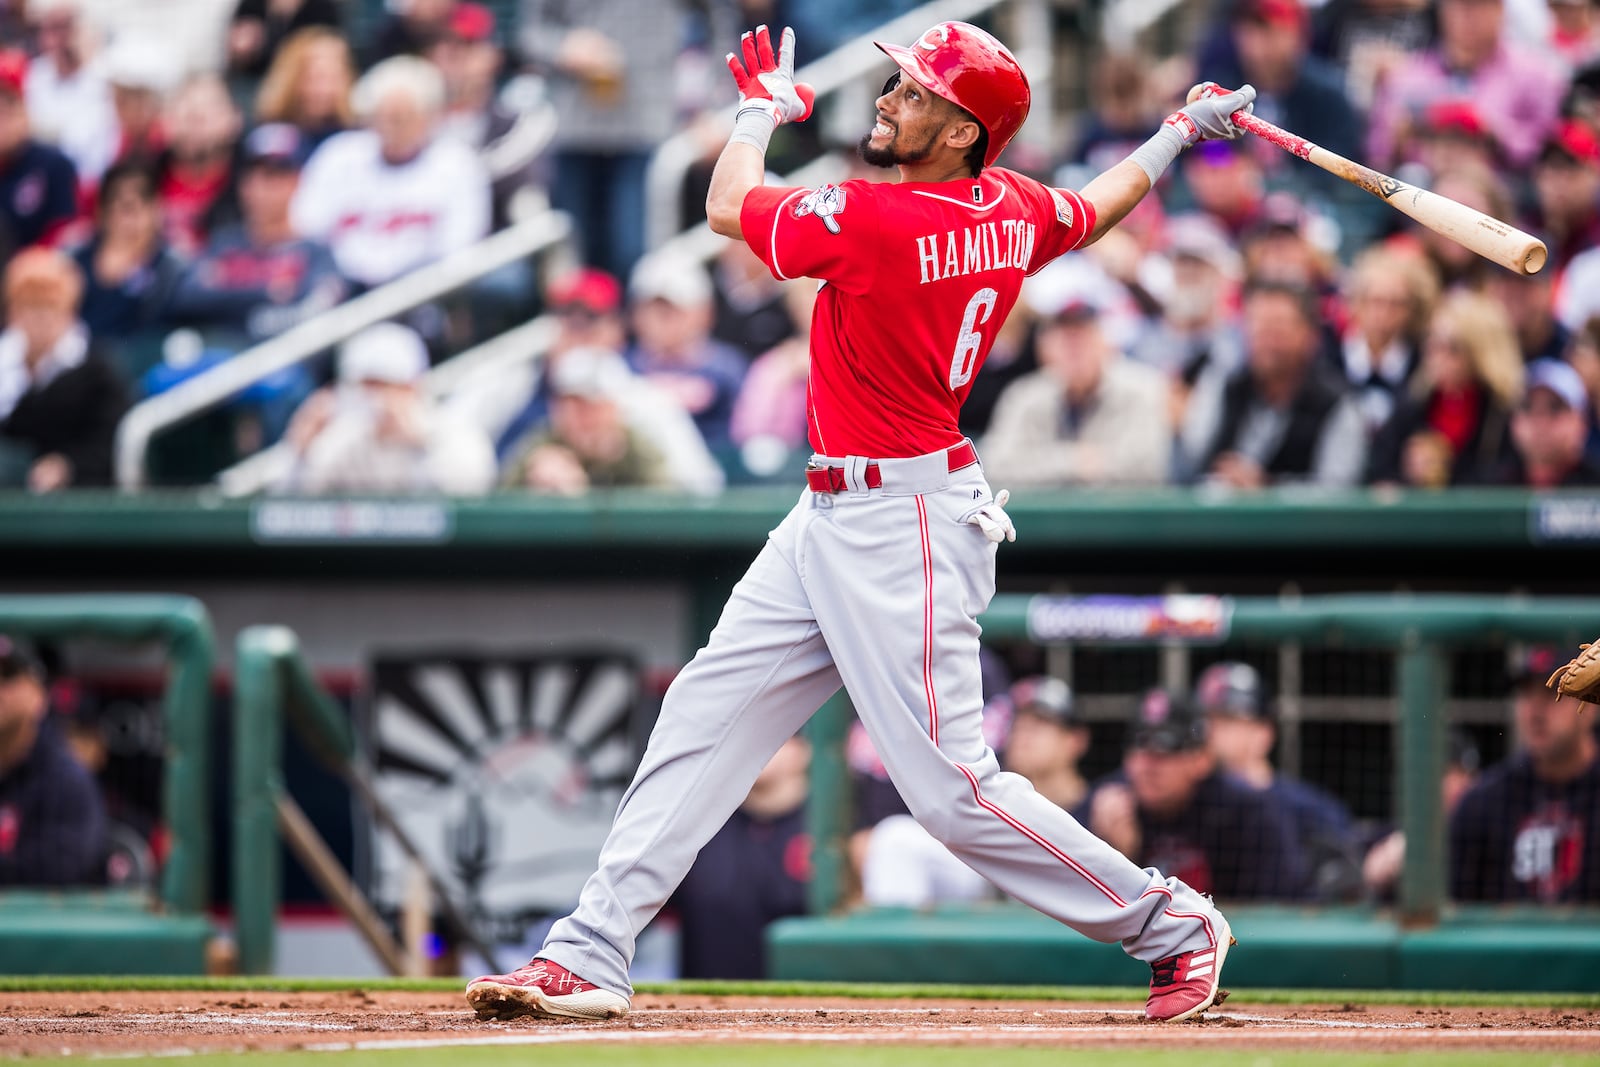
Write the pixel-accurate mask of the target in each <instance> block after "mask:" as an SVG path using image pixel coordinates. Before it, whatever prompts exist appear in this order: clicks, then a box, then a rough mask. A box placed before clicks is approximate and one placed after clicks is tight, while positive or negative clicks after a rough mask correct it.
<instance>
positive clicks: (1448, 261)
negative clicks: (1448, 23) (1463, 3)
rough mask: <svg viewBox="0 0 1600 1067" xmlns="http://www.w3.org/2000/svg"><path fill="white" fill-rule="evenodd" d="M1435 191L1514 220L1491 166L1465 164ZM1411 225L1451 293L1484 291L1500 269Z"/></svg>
mask: <svg viewBox="0 0 1600 1067" xmlns="http://www.w3.org/2000/svg"><path fill="white" fill-rule="evenodd" d="M1451 2H1455V0H1451ZM1468 2H1474V0H1468ZM1432 188H1433V191H1434V192H1435V193H1437V194H1438V195H1440V196H1443V197H1448V198H1449V199H1451V200H1454V201H1456V202H1458V203H1461V204H1465V205H1466V206H1467V207H1470V208H1472V209H1474V210H1475V211H1481V212H1483V213H1484V214H1485V215H1488V216H1490V217H1491V218H1496V219H1509V218H1511V217H1512V214H1513V212H1512V202H1511V194H1510V193H1509V192H1508V191H1507V189H1506V186H1505V183H1504V182H1502V181H1501V180H1500V179H1499V178H1498V177H1497V176H1496V175H1495V173H1494V171H1492V170H1490V169H1488V168H1487V167H1480V166H1474V165H1471V164H1469V163H1467V162H1466V161H1462V163H1461V164H1460V165H1459V166H1457V167H1456V168H1455V169H1454V170H1450V171H1447V172H1445V173H1443V174H1441V175H1439V176H1438V177H1437V178H1435V179H1433V186H1432ZM1407 225H1408V227H1409V229H1410V232H1411V234H1413V235H1414V236H1415V238H1416V240H1417V242H1418V243H1419V244H1420V245H1421V246H1422V249H1423V251H1424V252H1426V253H1427V255H1428V258H1429V259H1430V260H1431V261H1432V262H1433V265H1434V267H1435V268H1436V269H1437V270H1438V272H1439V277H1440V280H1441V281H1442V283H1443V285H1444V287H1445V289H1447V290H1449V289H1478V288H1481V287H1482V285H1483V281H1484V279H1485V278H1487V277H1488V276H1489V275H1490V273H1491V272H1492V271H1494V270H1497V269H1499V268H1497V267H1496V266H1495V265H1494V264H1493V263H1490V262H1489V261H1488V260H1486V259H1484V258H1483V257H1482V256H1480V255H1478V254H1477V253H1476V252H1473V251H1472V250H1470V249H1468V248H1466V247H1465V246H1463V245H1461V244H1460V243H1458V242H1456V241H1453V240H1451V239H1450V238H1448V237H1446V236H1445V235H1444V234H1442V233H1437V232H1435V231H1433V230H1430V229H1427V228H1426V227H1424V226H1422V225H1420V224H1418V223H1415V222H1412V223H1408V224H1407Z"/></svg>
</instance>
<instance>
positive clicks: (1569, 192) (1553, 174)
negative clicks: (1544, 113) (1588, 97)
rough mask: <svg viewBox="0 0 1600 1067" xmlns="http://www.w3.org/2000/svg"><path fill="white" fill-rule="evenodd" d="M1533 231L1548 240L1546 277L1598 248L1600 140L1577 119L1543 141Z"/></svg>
mask: <svg viewBox="0 0 1600 1067" xmlns="http://www.w3.org/2000/svg"><path fill="white" fill-rule="evenodd" d="M1533 189H1534V194H1535V198H1536V207H1535V217H1534V219H1533V223H1534V225H1535V226H1536V227H1537V228H1538V229H1539V230H1541V231H1543V232H1544V233H1545V234H1546V235H1547V236H1548V237H1549V240H1548V241H1547V242H1546V243H1547V244H1548V245H1549V246H1550V263H1549V265H1548V266H1547V267H1546V268H1545V269H1546V270H1547V271H1559V270H1562V269H1565V267H1566V265H1567V264H1568V263H1570V262H1572V259H1573V257H1575V256H1576V255H1578V253H1580V252H1584V251H1586V250H1588V249H1590V248H1594V247H1595V246H1596V245H1600V137H1596V136H1595V133H1594V131H1593V130H1591V129H1590V128H1589V127H1588V126H1585V125H1584V124H1583V123H1581V122H1578V121H1576V120H1574V119H1567V120H1564V121H1563V122H1561V123H1560V124H1559V125H1558V126H1557V127H1556V128H1555V129H1554V130H1553V131H1552V132H1551V134H1550V136H1549V137H1548V138H1547V139H1546V140H1545V143H1544V148H1543V150H1542V151H1541V152H1540V153H1539V162H1538V165H1537V166H1536V167H1535V168H1534V171H1533Z"/></svg>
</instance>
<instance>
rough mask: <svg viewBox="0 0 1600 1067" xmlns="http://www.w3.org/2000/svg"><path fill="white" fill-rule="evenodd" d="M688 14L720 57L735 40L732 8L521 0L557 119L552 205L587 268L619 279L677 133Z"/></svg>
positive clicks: (528, 41) (709, 3) (526, 43)
mask: <svg viewBox="0 0 1600 1067" xmlns="http://www.w3.org/2000/svg"><path fill="white" fill-rule="evenodd" d="M689 7H693V8H696V9H699V10H701V11H703V12H704V13H705V15H706V16H707V19H708V22H709V25H708V27H707V30H706V39H708V40H710V41H715V42H719V43H718V44H717V45H716V46H715V47H716V49H717V52H718V54H720V53H721V50H722V48H723V45H722V44H721V43H720V42H723V41H734V40H737V39H738V32H739V28H738V27H737V25H736V19H735V15H734V5H733V3H732V2H731V0H694V3H692V4H675V3H674V4H640V3H638V2H637V0H587V2H586V3H583V4H575V3H571V2H569V0H522V5H521V19H520V23H519V24H520V26H521V37H520V39H519V42H518V43H519V44H520V46H521V49H522V53H523V55H524V56H526V57H527V58H528V59H529V60H530V61H532V62H533V63H534V64H535V65H536V67H537V68H538V69H540V70H541V71H543V72H546V73H548V75H549V76H550V78H551V81H552V85H551V96H552V98H553V100H554V102H555V106H556V112H557V114H559V115H560V116H561V124H560V126H559V127H558V128H557V130H556V135H555V151H556V156H555V169H556V173H555V185H554V187H553V189H552V190H551V194H552V195H551V198H552V201H553V202H554V204H555V206H556V207H558V208H560V209H561V210H563V211H566V212H568V213H569V214H570V215H572V217H573V221H574V223H575V230H576V232H577V234H578V235H579V236H580V238H581V239H582V241H583V244H584V257H585V259H586V261H587V262H588V263H589V264H590V265H592V266H596V267H600V268H603V269H604V270H607V271H609V272H610V273H612V274H614V275H616V276H617V277H619V278H625V277H627V276H628V274H629V272H630V271H631V270H632V269H633V266H634V263H635V262H636V261H637V260H638V259H639V257H640V256H641V255H642V254H643V252H644V237H645V233H644V227H645V223H644V173H645V167H646V165H647V164H648V163H649V160H650V155H651V153H652V152H653V151H654V150H655V148H656V146H657V145H659V144H660V143H661V140H662V137H663V136H664V133H665V132H666V131H670V130H674V129H677V128H678V127H679V125H680V124H681V123H680V115H679V113H678V96H677V94H676V93H674V92H673V91H672V87H673V86H674V85H675V84H677V68H678V64H679V58H680V54H681V52H682V42H683V41H684V39H685V29H686V25H687V16H688V11H687V9H688V8H689ZM794 14H799V11H798V9H797V11H796V12H794ZM796 34H797V36H799V38H800V39H802V40H804V39H805V31H804V30H803V29H801V28H800V27H798V26H797V27H796ZM718 85H719V88H720V87H721V83H720V82H719V83H718Z"/></svg>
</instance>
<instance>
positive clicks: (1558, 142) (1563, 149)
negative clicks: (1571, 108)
mask: <svg viewBox="0 0 1600 1067" xmlns="http://www.w3.org/2000/svg"><path fill="white" fill-rule="evenodd" d="M1558 154H1559V155H1562V156H1565V157H1566V158H1568V159H1570V160H1572V161H1573V162H1576V163H1586V164H1588V165H1589V166H1591V167H1593V166H1600V138H1597V137H1596V136H1595V133H1594V131H1593V130H1591V129H1590V128H1589V127H1588V126H1586V125H1585V124H1583V123H1582V122H1579V121H1578V120H1577V119H1563V120H1562V121H1561V122H1559V123H1557V124H1556V128H1555V129H1554V130H1552V131H1550V136H1549V137H1547V138H1545V142H1544V149H1543V151H1541V152H1540V153H1539V160H1540V162H1544V161H1545V160H1548V159H1549V158H1550V157H1551V156H1553V155H1558Z"/></svg>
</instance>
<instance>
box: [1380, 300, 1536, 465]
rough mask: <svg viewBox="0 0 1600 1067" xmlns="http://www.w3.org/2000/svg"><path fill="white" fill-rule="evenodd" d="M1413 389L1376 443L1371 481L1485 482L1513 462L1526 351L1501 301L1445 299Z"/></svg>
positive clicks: (1435, 317) (1431, 326)
mask: <svg viewBox="0 0 1600 1067" xmlns="http://www.w3.org/2000/svg"><path fill="white" fill-rule="evenodd" d="M1408 393H1409V394H1410V395H1409V396H1407V397H1406V398H1405V399H1404V400H1402V401H1401V402H1400V403H1399V404H1398V405H1397V406H1396V408H1395V412H1394V414H1393V415H1392V416H1390V418H1389V421H1388V422H1387V423H1386V424H1384V427H1383V429H1381V430H1380V431H1379V432H1378V436H1377V438H1376V439H1375V440H1374V441H1373V443H1372V461H1371V467H1370V471H1369V477H1370V479H1371V480H1372V481H1375V482H1382V483H1396V482H1398V483H1402V484H1405V485H1411V486H1418V487H1424V488H1432V489H1439V488H1442V487H1444V486H1446V485H1460V484H1462V483H1465V482H1480V481H1483V480H1485V479H1486V478H1487V477H1488V476H1489V473H1490V472H1491V471H1493V470H1494V469H1495V468H1496V467H1498V466H1500V465H1502V464H1505V463H1507V462H1509V461H1510V460H1511V459H1512V458H1513V456H1512V452H1511V435H1510V432H1509V431H1510V424H1511V413H1512V411H1514V410H1515V409H1516V406H1517V402H1518V400H1519V399H1520V398H1521V396H1522V357H1521V355H1520V353H1519V352H1518V350H1517V339H1516V336H1515V335H1514V334H1513V333H1512V332H1511V323H1510V321H1509V320H1508V319H1507V318H1506V314H1505V312H1504V311H1502V310H1501V309H1500V305H1498V304H1496V303H1495V302H1494V301H1493V300H1491V299H1489V298H1488V297H1485V296H1479V295H1477V294H1474V293H1467V292H1458V293H1452V294H1451V295H1449V296H1447V297H1445V299H1444V301H1443V302H1442V303H1441V304H1440V305H1439V307H1438V308H1437V309H1436V310H1435V311H1434V313H1433V319H1432V321H1431V322H1430V323H1429V325H1428V335H1427V340H1426V341H1425V342H1424V343H1423V349H1422V365H1421V366H1420V367H1419V368H1418V369H1417V373H1416V374H1415V375H1414V376H1413V377H1412V380H1411V386H1410V388H1409V389H1408Z"/></svg>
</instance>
